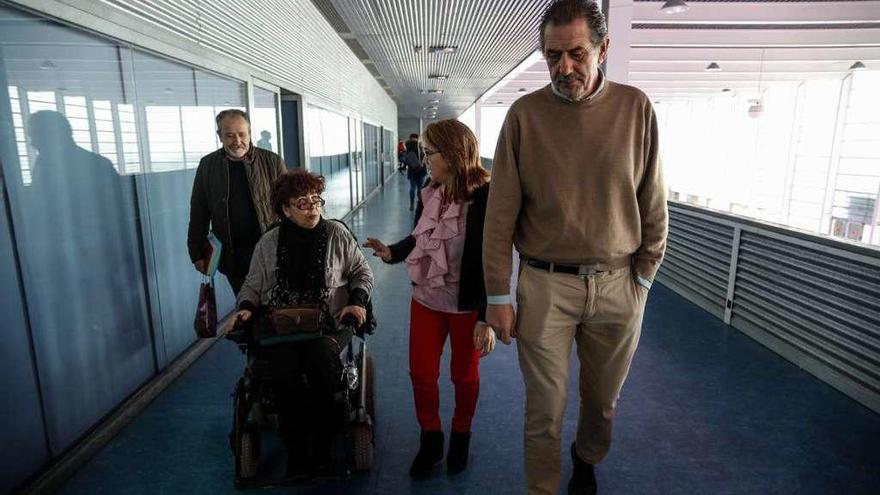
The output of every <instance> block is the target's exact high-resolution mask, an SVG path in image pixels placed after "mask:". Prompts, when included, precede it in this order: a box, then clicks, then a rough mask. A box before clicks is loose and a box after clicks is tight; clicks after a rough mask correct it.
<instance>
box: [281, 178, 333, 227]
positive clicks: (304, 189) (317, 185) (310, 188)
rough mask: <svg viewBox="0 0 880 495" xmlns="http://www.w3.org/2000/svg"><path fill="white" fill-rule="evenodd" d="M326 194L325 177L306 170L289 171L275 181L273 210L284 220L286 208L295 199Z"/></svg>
mask: <svg viewBox="0 0 880 495" xmlns="http://www.w3.org/2000/svg"><path fill="white" fill-rule="evenodd" d="M322 192H324V176H323V175H318V174H316V173H313V172H309V171H308V170H306V169H302V168H295V169H293V170H288V171H286V172H284V173H283V174H281V175H279V176H278V178H277V179H275V184H274V185H273V187H272V209H274V210H275V213H277V214H278V218H284V206H285V205H287V203H288V202H289V201H290V200H291V199H294V198H299V197H301V196H305V195H307V194H321V193H322Z"/></svg>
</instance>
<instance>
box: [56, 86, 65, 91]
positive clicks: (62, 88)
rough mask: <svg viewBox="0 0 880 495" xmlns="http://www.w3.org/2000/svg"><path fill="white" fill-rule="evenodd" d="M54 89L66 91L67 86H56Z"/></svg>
mask: <svg viewBox="0 0 880 495" xmlns="http://www.w3.org/2000/svg"><path fill="white" fill-rule="evenodd" d="M55 90H56V91H59V92H64V91H67V88H66V87H64V86H58V87H57V88H55Z"/></svg>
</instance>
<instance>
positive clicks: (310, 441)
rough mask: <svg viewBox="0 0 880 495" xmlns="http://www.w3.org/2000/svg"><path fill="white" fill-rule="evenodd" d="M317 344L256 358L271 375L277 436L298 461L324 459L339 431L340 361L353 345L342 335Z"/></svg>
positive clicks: (274, 349) (266, 350)
mask: <svg viewBox="0 0 880 495" xmlns="http://www.w3.org/2000/svg"><path fill="white" fill-rule="evenodd" d="M333 337H334V339H335V340H334V339H331V338H330V337H327V336H324V337H321V338H319V339H315V340H308V341H304V342H297V343H293V344H279V345H277V346H269V347H263V348H261V349H260V351H259V354H260V356H261V357H262V358H264V359H266V361H267V362H268V364H269V369H270V371H271V373H272V382H273V392H274V394H275V403H276V405H277V407H278V426H279V430H280V431H279V434H280V436H281V438H282V440H284V442H285V444H286V445H287V446H288V449H290V450H291V451H292V453H294V454H296V455H298V456H308V455H309V454H310V453H311V454H312V455H315V456H321V457H326V456H327V455H329V452H330V446H331V442H332V438H333V436H334V435H335V434H336V432H338V431H339V429H340V427H341V426H342V421H343V419H344V418H343V415H344V409H343V406H344V404H343V403H342V401H341V400H340V399H341V394H340V392H341V391H342V380H341V379H340V378H341V373H342V361H341V360H340V359H339V353H340V352H341V350H342V348H343V347H344V346H345V345H346V344H347V343H348V341H349V340H351V334H350V333H347V332H343V333H341V334H335V335H333Z"/></svg>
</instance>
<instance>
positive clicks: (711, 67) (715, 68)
mask: <svg viewBox="0 0 880 495" xmlns="http://www.w3.org/2000/svg"><path fill="white" fill-rule="evenodd" d="M706 70H707V71H709V72H718V71H720V70H721V66H720V65H718V64H716V63H715V62H712V63H711V64H709V65H707V66H706Z"/></svg>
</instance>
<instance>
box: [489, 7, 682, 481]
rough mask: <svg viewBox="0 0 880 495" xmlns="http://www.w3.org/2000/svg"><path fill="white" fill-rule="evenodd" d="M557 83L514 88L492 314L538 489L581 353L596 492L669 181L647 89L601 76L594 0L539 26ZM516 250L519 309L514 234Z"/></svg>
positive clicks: (582, 425)
mask: <svg viewBox="0 0 880 495" xmlns="http://www.w3.org/2000/svg"><path fill="white" fill-rule="evenodd" d="M538 34H539V36H540V41H541V50H542V52H543V54H544V57H545V59H546V61H547V67H548V68H549V71H550V81H551V84H550V85H548V86H546V87H545V88H544V89H542V90H539V91H535V92H534V93H531V94H528V95H525V96H523V97H521V98H520V99H518V100H517V101H516V102H514V104H513V106H512V107H511V108H510V111H509V112H508V113H507V117H506V119H505V122H504V125H503V127H502V129H501V133H500V135H499V138H498V145H497V148H496V152H495V160H494V163H493V167H492V188H491V190H490V193H489V205H488V210H487V212H486V230H485V238H484V240H483V264H484V268H485V278H486V291H487V293H488V310H487V317H488V321H489V323H490V324H491V325H492V326H494V327H495V328H496V329H497V330H498V332H499V333H500V335H501V339H502V341H503V342H504V343H509V342H510V339H511V336H514V335H515V336H516V338H517V351H518V352H519V362H520V369H521V371H522V376H523V380H524V381H525V389H526V411H525V426H524V428H525V432H524V433H525V435H524V438H525V478H526V485H527V489H528V493H530V494H554V495H555V494H556V493H558V490H559V483H560V476H561V466H560V455H559V454H560V440H561V431H562V419H563V413H564V411H565V407H566V401H567V390H568V370H569V355H570V354H571V348H572V345H573V344H576V345H577V354H578V359H579V361H580V377H579V378H580V381H579V383H580V414H579V419H578V428H577V438H576V441H575V442H574V443H573V444H572V445H571V449H570V452H571V459H572V463H573V467H574V469H573V474H572V477H571V479H570V480H569V483H568V493H569V494H572V495H580V494H595V493H596V492H597V486H596V477H595V472H594V466H595V465H596V464H598V463H599V462H600V461H601V460H602V459H603V458H604V457H605V455H606V454H607V453H608V450H609V448H610V446H611V426H612V419H613V417H614V413H615V409H616V405H617V398H618V395H619V394H620V391H621V389H622V387H623V383H624V381H625V379H626V376H627V373H628V372H629V368H630V363H631V362H632V357H633V354H634V353H635V351H636V347H637V346H638V342H639V335H640V333H641V327H642V316H643V314H644V310H645V301H646V300H647V298H648V290H649V289H650V288H651V282H652V280H653V279H654V274H655V273H656V272H657V269H658V268H659V266H660V262H661V260H662V259H663V253H664V250H665V248H666V227H667V217H668V215H667V211H666V188H665V187H664V186H663V179H662V174H661V171H660V153H659V150H658V145H659V139H658V136H657V120H656V117H655V115H654V109H653V107H652V106H651V101H650V99H648V97H647V96H645V94H644V93H643V92H641V91H639V90H638V89H636V88H633V87H631V86H625V85H623V84H617V83H614V82H611V81H609V80H607V79H606V78H605V74H604V73H603V72H602V70H601V69H600V65H601V64H602V62H604V61H605V58H606V56H607V54H608V29H607V26H606V24H605V16H604V15H603V14H602V11H601V9H600V8H599V5H598V4H597V3H596V2H595V1H592V0H556V1H554V2H552V3H551V4H550V5H549V6H548V7H547V9H546V10H545V12H544V15H543V17H542V19H541V23H540V27H539V33H538ZM514 245H515V246H516V250H517V251H518V252H519V253H520V272H519V280H518V286H517V289H516V293H517V302H518V314H517V315H516V317H515V318H514V311H513V305H512V302H513V301H512V298H511V295H510V280H511V267H512V251H513V249H512V248H513V246H514Z"/></svg>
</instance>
